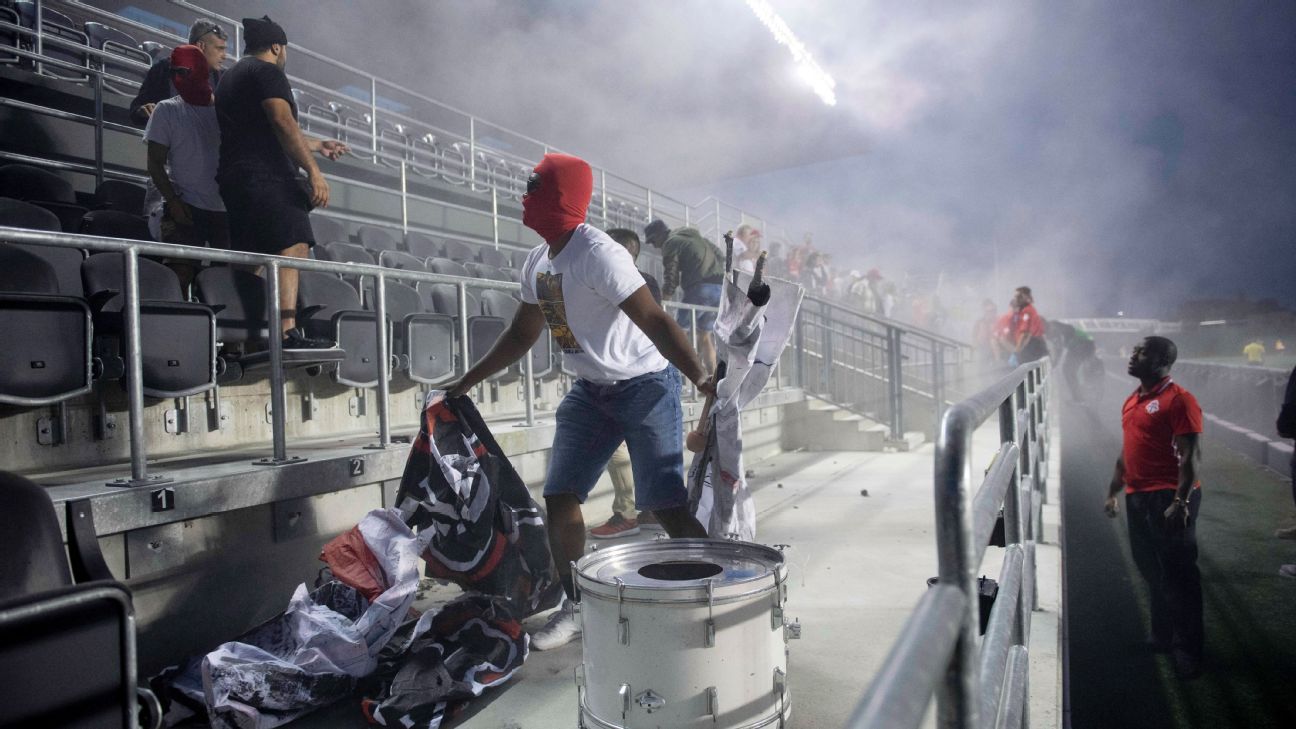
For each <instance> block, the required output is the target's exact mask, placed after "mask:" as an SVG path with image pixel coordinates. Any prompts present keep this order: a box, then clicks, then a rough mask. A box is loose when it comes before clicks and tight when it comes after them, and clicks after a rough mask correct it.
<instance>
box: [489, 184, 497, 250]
mask: <svg viewBox="0 0 1296 729" xmlns="http://www.w3.org/2000/svg"><path fill="white" fill-rule="evenodd" d="M491 234H492V237H493V238H494V240H495V250H499V187H498V186H496V185H494V184H492V185H491Z"/></svg>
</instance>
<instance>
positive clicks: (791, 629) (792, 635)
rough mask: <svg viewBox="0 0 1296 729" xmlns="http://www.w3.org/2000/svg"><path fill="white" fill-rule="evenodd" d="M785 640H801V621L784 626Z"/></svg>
mask: <svg viewBox="0 0 1296 729" xmlns="http://www.w3.org/2000/svg"><path fill="white" fill-rule="evenodd" d="M783 640H785V641H788V640H801V621H800V620H793V621H792V622H790V623H786V624H784V625H783Z"/></svg>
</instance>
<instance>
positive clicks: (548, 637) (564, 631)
mask: <svg viewBox="0 0 1296 729" xmlns="http://www.w3.org/2000/svg"><path fill="white" fill-rule="evenodd" d="M580 634H581V623H580V615H579V614H577V612H576V603H574V602H572V601H571V600H569V599H567V598H563V604H562V605H560V606H559V607H558V609H557V610H555V611H554V613H553V615H550V616H549V622H547V623H545V626H544V627H543V628H541V629H539V630H537V631H536V632H534V633H532V634H531V647H532V648H535V649H536V650H538V651H547V650H550V649H552V648H557V647H558V646H560V645H566V644H568V643H570V642H572V641H573V640H575V639H577V638H579V637H580Z"/></svg>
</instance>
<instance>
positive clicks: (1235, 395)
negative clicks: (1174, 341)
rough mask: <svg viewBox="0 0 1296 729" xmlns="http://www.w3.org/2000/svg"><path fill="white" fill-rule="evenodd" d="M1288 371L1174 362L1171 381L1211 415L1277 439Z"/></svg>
mask: <svg viewBox="0 0 1296 729" xmlns="http://www.w3.org/2000/svg"><path fill="white" fill-rule="evenodd" d="M1290 374H1291V371H1290V370H1281V369H1278V368H1276V367H1261V366H1257V365H1246V364H1229V363H1224V362H1194V361H1192V360H1182V359H1181V360H1179V361H1178V362H1176V363H1175V367H1174V378H1175V381H1176V382H1179V383H1181V384H1182V385H1183V386H1184V387H1187V388H1188V389H1189V390H1191V391H1192V393H1193V395H1195V396H1196V397H1197V400H1198V402H1200V403H1201V404H1202V407H1203V408H1205V409H1206V411H1207V412H1209V413H1210V414H1212V415H1215V416H1217V417H1220V418H1223V419H1224V420H1227V421H1229V422H1230V423H1233V424H1235V425H1240V426H1242V427H1244V428H1246V429H1247V430H1251V431H1254V432H1256V433H1261V434H1263V435H1265V436H1268V437H1269V438H1270V439H1271V440H1277V439H1279V437H1280V436H1279V435H1278V428H1277V423H1278V412H1279V411H1280V410H1281V409H1282V402H1283V396H1284V394H1285V392H1286V388H1287V378H1288V376H1289V375H1290Z"/></svg>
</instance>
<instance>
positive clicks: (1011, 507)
mask: <svg viewBox="0 0 1296 729" xmlns="http://www.w3.org/2000/svg"><path fill="white" fill-rule="evenodd" d="M1015 400H1016V393H1015V391H1014V393H1013V394H1010V395H1009V396H1008V398H1007V399H1006V400H1004V401H1003V402H1002V403H1000V404H999V442H1000V443H1001V444H1002V443H1013V444H1018V448H1019V449H1020V445H1019V438H1020V435H1019V434H1018V432H1017V408H1016V403H1015ZM1025 541H1026V538H1025V529H1024V528H1023V524H1022V485H1021V460H1020V458H1019V459H1018V462H1017V464H1016V465H1015V467H1014V468H1013V470H1012V475H1011V476H1009V478H1008V496H1007V499H1005V501H1004V543H1005V544H1006V545H1008V544H1023V543H1024V542H1025ZM1023 549H1024V550H1028V549H1029V547H1028V546H1024V547H1023ZM1023 556H1025V557H1027V558H1028V559H1024V560H1023V561H1022V569H1023V571H1024V572H1027V574H1026V575H1025V579H1023V580H1022V589H1020V590H1018V593H1017V622H1016V623H1015V625H1014V626H1013V643H1015V644H1017V645H1027V644H1028V642H1029V638H1030V636H1029V635H1028V631H1027V626H1028V622H1027V617H1026V613H1027V611H1029V610H1030V602H1029V600H1027V598H1026V594H1027V589H1028V588H1030V587H1031V586H1033V585H1034V584H1035V579H1034V573H1033V572H1029V570H1032V569H1033V563H1032V562H1030V560H1029V555H1028V554H1024V555H1023Z"/></svg>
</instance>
